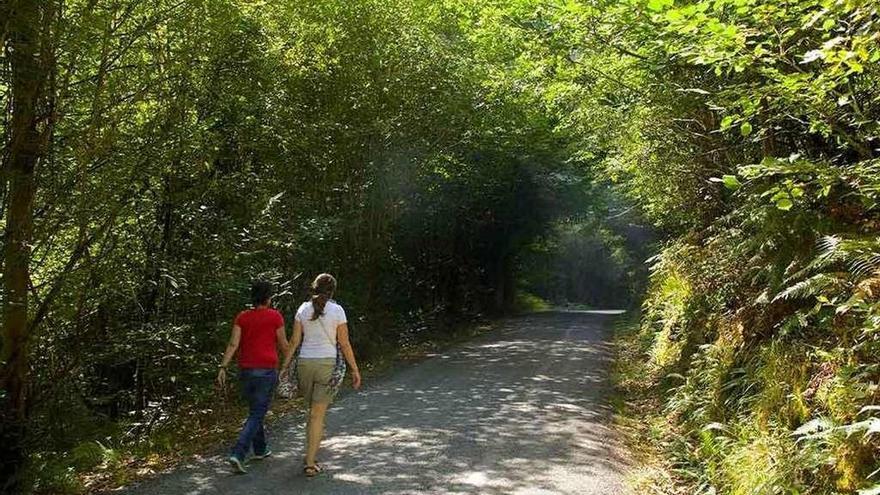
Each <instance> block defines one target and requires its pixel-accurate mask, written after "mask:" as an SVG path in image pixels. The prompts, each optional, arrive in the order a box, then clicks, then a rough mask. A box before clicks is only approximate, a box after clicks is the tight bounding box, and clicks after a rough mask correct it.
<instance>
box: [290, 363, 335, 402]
mask: <svg viewBox="0 0 880 495" xmlns="http://www.w3.org/2000/svg"><path fill="white" fill-rule="evenodd" d="M335 366H336V358H311V359H309V358H307V359H300V360H299V361H297V364H296V373H297V375H298V378H299V391H300V393H301V394H302V396H303V398H305V400H306V405H312V404H316V403H317V404H329V403H331V402H333V395H334V394H333V391H332V390H331V389H330V385H328V384H329V383H330V377H332V376H333V368H334V367H335Z"/></svg>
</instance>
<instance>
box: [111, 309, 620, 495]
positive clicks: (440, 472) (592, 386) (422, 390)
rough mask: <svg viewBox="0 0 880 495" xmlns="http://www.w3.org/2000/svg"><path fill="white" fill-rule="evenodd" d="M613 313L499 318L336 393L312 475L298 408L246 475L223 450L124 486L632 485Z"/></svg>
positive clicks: (600, 491)
mask: <svg viewBox="0 0 880 495" xmlns="http://www.w3.org/2000/svg"><path fill="white" fill-rule="evenodd" d="M613 318H614V317H613V316H611V315H608V314H601V313H598V312H552V313H538V314H534V315H529V316H525V317H520V318H513V319H509V320H505V321H503V322H501V323H500V324H499V328H498V329H497V330H495V331H493V332H490V333H487V334H485V335H483V336H481V337H479V338H477V339H476V340H474V341H471V342H469V343H467V344H465V345H461V346H458V347H456V348H454V349H452V350H450V351H448V352H445V353H442V354H439V355H436V356H432V357H430V358H429V359H426V360H424V361H422V362H419V363H417V364H414V365H410V366H406V367H404V368H402V369H399V370H397V371H395V372H393V373H391V374H389V375H388V376H386V377H385V378H383V379H380V380H378V382H377V383H372V384H367V386H366V387H365V388H364V389H363V390H362V391H360V392H357V393H349V394H346V395H344V396H343V397H340V399H339V400H337V402H336V403H335V404H334V406H333V407H332V408H331V410H330V413H329V414H328V417H327V436H326V440H325V442H324V444H323V446H322V453H321V455H320V456H319V461H320V462H322V463H323V465H324V466H325V469H326V472H325V473H324V474H322V475H320V476H319V477H317V478H311V479H309V478H306V477H305V476H303V475H302V470H301V462H302V455H303V436H304V435H303V427H302V425H303V420H302V416H301V415H291V416H288V417H285V418H281V419H279V420H277V421H275V422H274V424H273V425H272V426H271V428H270V431H269V432H268V434H269V439H270V445H271V447H272V449H273V451H274V452H275V454H274V456H273V457H271V458H269V459H267V460H264V461H252V462H250V463H249V465H248V469H249V472H248V474H246V475H235V474H231V472H230V470H229V468H228V466H227V465H226V463H225V462H224V459H225V456H223V455H219V454H218V455H216V456H211V457H208V458H204V459H201V460H199V461H195V462H194V463H192V464H190V465H188V466H184V467H181V468H178V469H177V470H175V471H173V472H170V473H165V474H162V475H159V476H157V477H156V478H153V479H150V480H147V481H145V482H143V483H141V484H140V485H138V486H133V487H129V488H127V489H125V490H123V491H122V492H123V493H125V494H129V495H160V494H161V495H169V494H181V495H183V494H187V495H189V494H230V495H232V494H235V495H240V494H252V493H254V494H256V493H260V494H275V493H277V494H288V493H289V494H300V493H302V494H372V493H384V494H413V493H431V494H465V493H468V494H474V493H479V494H497V495H502V494H504V495H508V494H577V495H618V494H622V493H625V489H624V485H623V481H622V480H623V478H624V474H625V471H626V466H627V463H626V460H625V456H623V455H622V454H621V452H622V449H621V447H620V446H619V445H618V442H617V441H616V438H615V435H614V433H613V431H612V430H611V429H609V427H608V426H607V425H608V421H609V417H610V412H609V407H608V405H607V404H606V403H605V400H604V398H605V395H606V393H607V391H608V387H607V381H606V377H607V370H608V365H609V358H610V356H609V344H608V339H609V337H610V322H611V321H612V319H613ZM229 440H230V442H232V441H233V439H232V438H230V439H229Z"/></svg>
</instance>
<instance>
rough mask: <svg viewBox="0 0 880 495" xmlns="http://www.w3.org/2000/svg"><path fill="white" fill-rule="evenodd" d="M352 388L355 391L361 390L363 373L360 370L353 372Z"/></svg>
mask: <svg viewBox="0 0 880 495" xmlns="http://www.w3.org/2000/svg"><path fill="white" fill-rule="evenodd" d="M351 386H352V387H354V388H355V390H357V389H359V388H361V372H360V371H359V370H354V371H352V372H351Z"/></svg>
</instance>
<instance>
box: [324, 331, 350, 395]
mask: <svg viewBox="0 0 880 495" xmlns="http://www.w3.org/2000/svg"><path fill="white" fill-rule="evenodd" d="M318 322H319V323H320V324H321V329H322V330H323V331H324V336H325V337H327V341H328V342H330V343H331V344H332V343H333V338H332V337H330V334H329V333H327V328H326V327H325V326H324V321H323V320H321V317H320V316H319V317H318ZM346 369H347V366H346V364H345V357H344V356H343V355H342V349H341V348H340V347H339V342H337V343H336V364H334V365H333V374H331V375H330V383H328V385H329V386H330V390H331V391H332V392H333V395H336V393H338V392H339V387H340V386H341V385H342V380H344V379H345V371H346Z"/></svg>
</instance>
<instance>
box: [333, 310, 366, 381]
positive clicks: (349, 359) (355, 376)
mask: <svg viewBox="0 0 880 495" xmlns="http://www.w3.org/2000/svg"><path fill="white" fill-rule="evenodd" d="M336 340H337V341H338V342H339V347H340V348H341V349H342V356H343V357H345V362H346V363H348V367H349V368H351V385H352V386H353V387H354V388H361V371H360V370H359V369H358V365H357V361H356V360H355V358H354V349H352V348H351V340H349V338H348V323H343V324H341V325H339V326H338V327H336Z"/></svg>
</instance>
